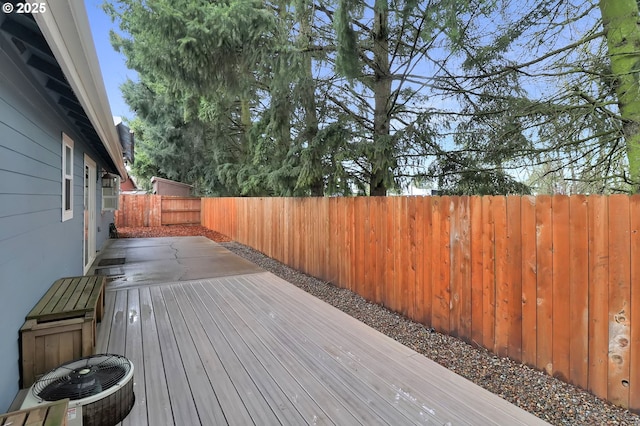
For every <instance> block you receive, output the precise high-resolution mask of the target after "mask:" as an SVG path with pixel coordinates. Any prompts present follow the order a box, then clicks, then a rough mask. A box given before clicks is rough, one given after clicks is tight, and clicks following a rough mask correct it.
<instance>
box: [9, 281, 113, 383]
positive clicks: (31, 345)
mask: <svg viewBox="0 0 640 426" xmlns="http://www.w3.org/2000/svg"><path fill="white" fill-rule="evenodd" d="M104 284H105V278H104V277H100V276H86V277H71V278H62V279H60V280H58V281H56V282H55V283H54V284H53V285H52V286H51V288H50V289H49V291H47V293H46V294H45V295H44V296H43V297H42V299H40V301H39V302H38V303H37V304H36V306H35V307H34V308H33V309H32V310H31V312H29V314H28V315H27V318H26V322H25V323H24V325H23V326H22V328H21V329H20V339H21V367H22V368H21V370H22V371H21V373H22V374H21V377H22V383H21V387H23V388H26V387H29V386H31V385H32V384H33V382H34V381H35V380H36V379H37V378H38V377H39V376H40V375H42V374H44V373H47V372H48V371H50V370H51V369H53V368H56V367H58V366H60V365H61V364H63V363H65V362H68V361H73V360H74V359H78V358H82V357H85V356H89V355H93V353H94V350H95V344H96V321H99V320H100V319H102V313H103V308H104V307H103V304H104Z"/></svg>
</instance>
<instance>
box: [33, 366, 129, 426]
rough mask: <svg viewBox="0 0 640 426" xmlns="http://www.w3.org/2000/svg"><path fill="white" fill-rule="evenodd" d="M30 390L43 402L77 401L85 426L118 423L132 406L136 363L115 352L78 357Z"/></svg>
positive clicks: (38, 381)
mask: <svg viewBox="0 0 640 426" xmlns="http://www.w3.org/2000/svg"><path fill="white" fill-rule="evenodd" d="M31 392H32V394H33V395H34V396H35V397H36V398H37V399H40V400H44V401H57V400H60V399H64V398H69V399H70V400H71V401H72V402H73V401H76V402H77V404H79V405H80V406H81V407H82V420H83V425H84V426H88V425H91V426H98V425H99V426H106V425H115V424H117V423H119V422H120V421H121V420H122V419H124V418H125V417H126V416H127V414H129V411H131V408H132V407H133V403H134V400H135V397H134V394H133V364H132V363H131V361H129V360H128V359H127V358H125V357H122V356H120V355H113V354H100V355H93V356H89V357H86V358H81V359H77V360H74V361H71V362H67V363H66V364H62V365H61V366H60V367H57V368H55V369H53V370H51V371H50V372H48V373H47V374H45V375H44V376H42V377H41V378H40V379H39V380H37V381H36V383H34V385H33V387H32V389H31ZM70 406H71V404H70Z"/></svg>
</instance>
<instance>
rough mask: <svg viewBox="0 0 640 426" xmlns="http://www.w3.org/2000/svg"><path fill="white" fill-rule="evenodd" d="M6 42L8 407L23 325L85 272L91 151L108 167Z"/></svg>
mask: <svg viewBox="0 0 640 426" xmlns="http://www.w3.org/2000/svg"><path fill="white" fill-rule="evenodd" d="M4 47H5V46H2V41H0V64H2V66H1V67H0V299H1V302H0V306H1V309H0V359H2V360H3V362H2V363H0V411H5V410H6V409H7V408H8V406H9V405H10V403H11V401H12V400H13V398H14V396H15V395H16V393H17V392H18V390H19V346H18V337H19V329H20V327H21V326H22V324H23V322H24V317H25V315H26V314H27V313H28V312H29V311H30V310H31V308H32V307H33V306H34V304H35V303H36V302H37V301H38V300H39V298H40V297H41V296H42V295H43V294H44V293H45V292H46V291H47V289H48V288H49V286H50V285H51V284H52V283H53V282H54V281H55V280H56V279H58V278H60V277H63V276H73V275H82V274H83V257H82V251H83V226H84V224H83V221H84V214H83V190H84V181H83V177H84V176H83V174H84V154H85V153H86V154H87V155H88V156H90V157H91V158H93V159H94V160H95V161H96V163H97V169H98V170H97V174H98V177H99V176H100V169H101V166H102V164H100V162H99V158H98V156H97V155H96V154H95V153H94V152H92V150H90V149H89V148H87V145H86V144H85V143H84V141H83V138H82V137H81V135H79V134H77V133H76V132H75V131H74V130H73V129H72V128H71V126H70V125H69V123H68V122H67V121H66V118H65V117H63V116H61V115H59V113H58V112H57V111H58V110H57V108H56V107H55V105H54V104H53V102H52V101H51V100H50V99H49V98H47V97H45V96H44V94H43V93H41V92H40V89H38V88H37V87H38V86H37V85H36V84H32V82H31V81H30V80H29V79H28V78H26V77H25V75H29V74H26V73H25V70H24V69H22V67H21V65H19V64H17V63H16V62H13V61H12V60H11V56H10V54H8V53H7V52H6V50H5V49H4ZM62 132H64V133H66V134H67V135H69V136H70V137H71V138H72V139H73V141H74V153H73V218H72V219H70V220H67V221H65V222H62V164H61V163H62ZM100 186H101V185H100V180H99V179H98V182H97V183H96V188H97V194H96V200H97V212H96V224H97V227H98V228H99V229H100V232H98V233H97V241H96V247H97V248H100V247H102V245H103V243H104V242H105V241H106V239H107V238H108V230H109V226H108V225H109V223H110V222H112V221H113V213H112V212H105V213H102V212H101V210H100V209H101V205H100V204H101V201H100V196H101V190H100Z"/></svg>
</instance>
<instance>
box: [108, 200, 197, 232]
mask: <svg viewBox="0 0 640 426" xmlns="http://www.w3.org/2000/svg"><path fill="white" fill-rule="evenodd" d="M115 223H116V226H117V227H126V226H132V227H139V226H143V227H147V226H162V225H200V198H194V197H176V196H168V195H120V208H119V210H118V211H116V217H115Z"/></svg>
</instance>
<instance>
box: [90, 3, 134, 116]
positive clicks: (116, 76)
mask: <svg viewBox="0 0 640 426" xmlns="http://www.w3.org/2000/svg"><path fill="white" fill-rule="evenodd" d="M103 3H104V0H84V4H85V7H86V9H87V15H88V16H89V25H90V26H91V32H92V34H93V42H94V44H95V46H96V52H97V53H98V60H99V61H100V68H101V69H102V78H103V80H104V85H105V87H106V89H107V96H108V97H109V104H110V105H111V113H112V114H113V115H114V116H120V117H126V118H129V119H131V118H133V117H134V114H133V112H131V110H130V109H129V106H128V105H127V104H126V102H125V101H124V99H122V94H121V93H120V85H121V84H122V83H124V82H125V81H126V79H127V78H130V79H132V80H135V79H137V74H136V72H135V71H133V70H130V69H128V68H127V66H126V65H125V58H124V56H123V55H121V54H120V53H118V52H116V51H115V50H114V49H113V47H112V46H111V43H110V42H109V30H111V29H116V25H115V24H114V23H112V22H111V18H109V17H108V16H107V15H106V14H105V13H104V11H103V10H102V8H101V5H102V4H103Z"/></svg>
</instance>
